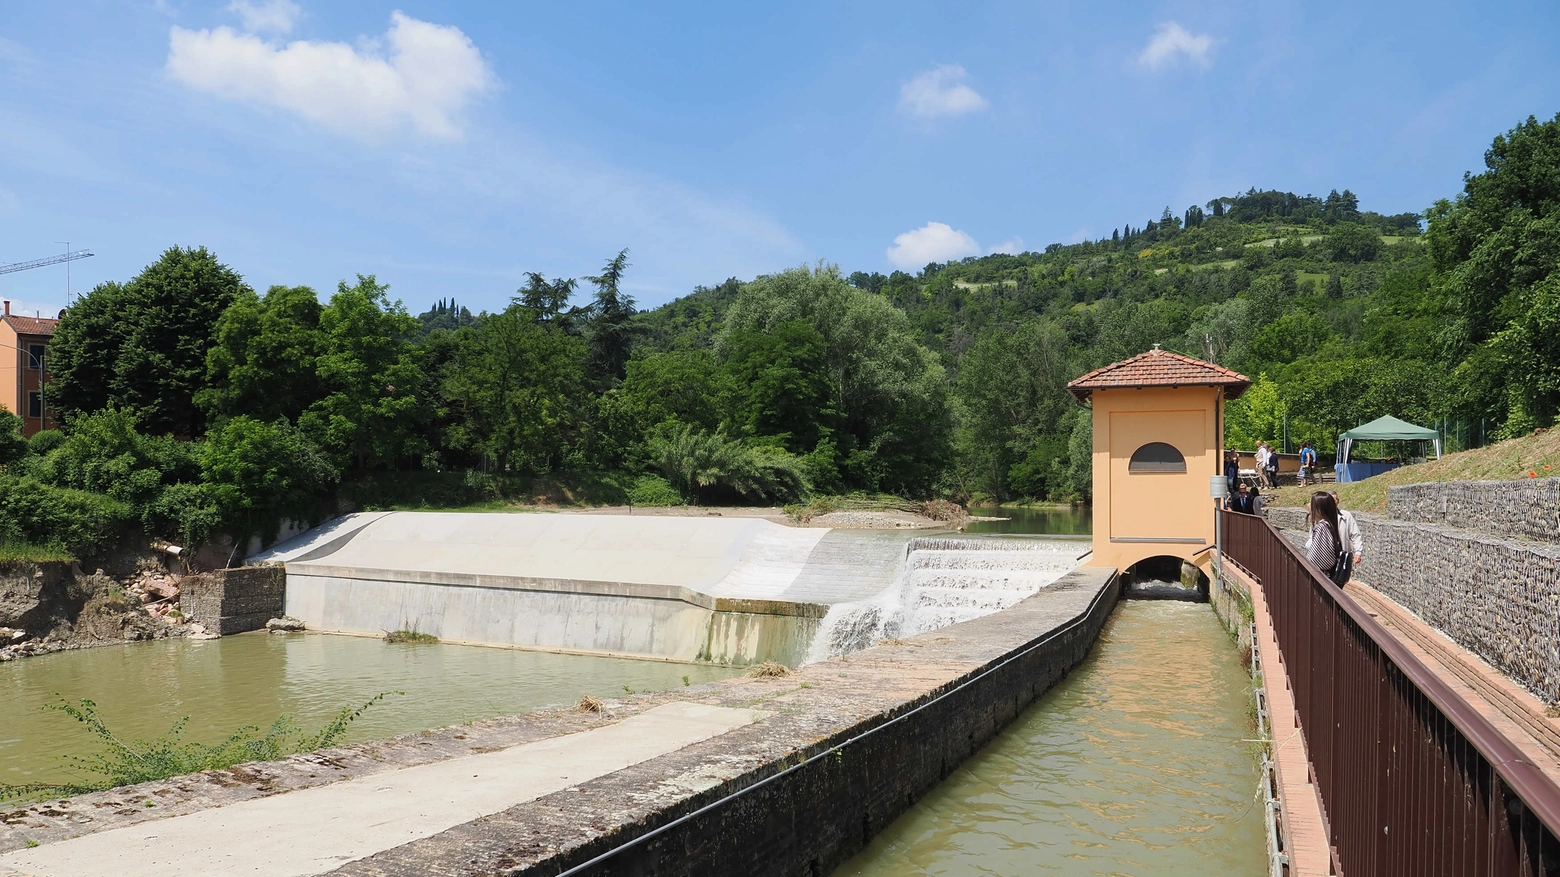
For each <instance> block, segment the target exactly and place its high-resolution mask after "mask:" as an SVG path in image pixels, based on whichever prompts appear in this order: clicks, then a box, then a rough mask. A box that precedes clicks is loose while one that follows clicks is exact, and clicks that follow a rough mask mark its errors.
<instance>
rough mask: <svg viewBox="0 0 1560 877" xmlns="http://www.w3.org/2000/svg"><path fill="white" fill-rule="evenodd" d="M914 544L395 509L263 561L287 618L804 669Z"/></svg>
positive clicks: (717, 523) (340, 525)
mask: <svg viewBox="0 0 1560 877" xmlns="http://www.w3.org/2000/svg"><path fill="white" fill-rule="evenodd" d="M909 539H910V536H909V534H899V533H877V532H871V531H845V530H826V529H797V528H792V527H785V526H782V525H780V524H776V523H773V522H771V521H765V520H762V519H755V518H718V517H707V518H693V517H682V518H679V517H663V516H639V517H636V516H632V515H569V514H535V513H522V514H502V513H494V514H485V513H462V512H390V513H380V514H376V515H353V516H348V517H347V518H341V519H338V520H336V521H332V522H330V523H329V524H327V525H325V526H323V527H321V528H317V529H316V530H315V531H310V532H309V533H305V534H303V535H301V536H299V537H296V538H295V539H292V540H289V541H288V542H287V543H284V544H282V545H280V546H277V547H276V548H275V549H272V550H271V551H269V552H266V553H265V554H262V555H257V556H256V557H254V558H252V560H254V561H266V560H271V561H277V562H281V563H284V564H285V565H286V567H287V613H288V614H289V615H292V616H294V617H297V618H301V619H302V620H303V621H304V622H305V623H306V624H307V625H308V626H309V627H310V628H312V629H316V630H329V631H339V632H349V633H380V632H387V631H393V630H417V631H419V632H422V633H429V634H433V635H434V636H437V637H439V638H440V639H441V640H444V641H447V642H471V643H483V644H493V645H513V646H522V647H530V648H541V649H551V650H558V651H571V652H584V653H591V654H610V655H622V656H627V657H636V658H659V659H662V660H672V661H699V662H706V661H707V662H714V663H722V664H737V665H741V664H749V663H755V662H759V661H765V660H779V661H782V662H785V663H791V664H795V663H797V662H799V661H800V660H801V658H802V656H803V655H805V653H806V649H807V646H808V644H809V643H810V641H811V639H812V635H813V634H814V633H815V632H816V630H817V627H818V623H819V620H820V619H821V618H822V617H823V615H824V614H825V612H826V611H827V609H828V606H829V605H831V604H834V603H841V602H848V601H852V600H860V599H862V598H864V597H868V596H871V595H872V594H876V593H878V592H880V591H882V590H884V589H885V588H887V587H889V586H890V585H892V584H893V583H894V581H895V580H896V579H897V578H898V576H899V574H900V572H901V570H902V569H903V566H904V558H905V554H906V550H907V546H908V543H909Z"/></svg>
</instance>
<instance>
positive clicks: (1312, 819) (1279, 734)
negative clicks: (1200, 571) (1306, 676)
mask: <svg viewBox="0 0 1560 877" xmlns="http://www.w3.org/2000/svg"><path fill="white" fill-rule="evenodd" d="M1224 572H1225V575H1228V576H1229V577H1230V578H1232V579H1235V580H1237V581H1238V582H1240V584H1241V585H1242V586H1243V587H1244V588H1246V591H1247V593H1249V594H1250V595H1251V610H1252V616H1253V620H1254V621H1255V622H1256V625H1257V636H1256V642H1255V643H1253V644H1252V647H1253V648H1255V649H1257V653H1258V655H1259V656H1260V657H1261V659H1262V667H1263V672H1262V690H1263V693H1264V694H1265V695H1266V699H1267V707H1268V721H1269V723H1270V733H1271V734H1272V735H1273V768H1274V774H1275V778H1276V779H1277V780H1278V797H1279V801H1280V803H1281V804H1282V806H1283V808H1284V811H1283V825H1282V826H1281V831H1282V832H1283V835H1284V852H1285V853H1287V854H1288V856H1289V870H1288V874H1289V875H1290V877H1327V875H1330V874H1332V873H1333V869H1332V847H1331V846H1330V845H1329V844H1328V842H1327V830H1326V827H1325V826H1324V824H1323V822H1322V802H1321V796H1319V795H1318V794H1317V793H1316V786H1315V785H1314V784H1312V782H1311V760H1310V755H1309V754H1308V753H1307V752H1306V748H1305V738H1304V737H1302V736H1301V735H1300V717H1299V716H1298V715H1297V714H1296V712H1295V698H1294V694H1293V692H1291V691H1290V690H1289V675H1288V673H1286V672H1285V671H1284V669H1283V667H1284V662H1283V656H1282V655H1280V654H1279V651H1278V638H1277V636H1276V635H1275V634H1274V631H1273V619H1272V616H1270V615H1269V614H1268V608H1267V599H1266V597H1265V596H1264V594H1263V592H1262V586H1261V585H1259V584H1257V582H1256V580H1254V579H1252V578H1251V577H1250V576H1248V575H1246V574H1245V572H1244V571H1243V570H1241V568H1240V567H1239V566H1236V565H1235V564H1233V563H1226V564H1225V565H1224Z"/></svg>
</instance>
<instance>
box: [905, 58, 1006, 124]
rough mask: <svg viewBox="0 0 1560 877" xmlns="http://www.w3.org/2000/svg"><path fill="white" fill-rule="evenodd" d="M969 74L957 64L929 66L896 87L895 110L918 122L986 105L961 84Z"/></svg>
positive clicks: (973, 90)
mask: <svg viewBox="0 0 1560 877" xmlns="http://www.w3.org/2000/svg"><path fill="white" fill-rule="evenodd" d="M968 78H969V73H968V72H966V71H965V69H964V68H963V67H960V66H959V65H957V64H944V65H942V66H940V67H933V68H932V69H930V70H927V71H926V72H924V73H920V74H917V75H916V77H915V78H914V79H911V80H910V81H909V82H906V83H905V84H904V85H901V86H900V87H899V111H900V112H902V113H907V114H909V115H912V116H916V117H919V118H922V119H934V118H937V117H938V116H962V115H964V114H965V113H973V112H976V111H978V110H983V109H985V108H986V107H987V106H988V104H987V103H986V99H985V98H983V97H981V96H980V93H979V92H977V91H976V90H975V89H973V88H970V87H969V86H968V85H966V84H964V80H966V79H968Z"/></svg>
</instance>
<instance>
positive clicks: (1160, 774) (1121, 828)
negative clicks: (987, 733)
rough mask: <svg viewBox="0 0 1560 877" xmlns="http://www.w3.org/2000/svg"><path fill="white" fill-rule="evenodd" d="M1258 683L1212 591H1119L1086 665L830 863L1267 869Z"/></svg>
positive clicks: (881, 876)
mask: <svg viewBox="0 0 1560 877" xmlns="http://www.w3.org/2000/svg"><path fill="white" fill-rule="evenodd" d="M1251 690H1252V688H1251V679H1250V677H1249V676H1247V675H1246V672H1245V669H1244V667H1243V666H1242V664H1241V660H1240V656H1239V655H1238V654H1237V652H1236V649H1235V646H1234V644H1233V642H1232V641H1231V639H1230V637H1229V635H1228V634H1226V633H1225V632H1224V630H1223V628H1221V627H1220V626H1219V622H1218V619H1217V618H1215V617H1214V614H1213V612H1212V611H1210V610H1209V608H1208V606H1207V605H1206V604H1201V603H1183V602H1166V601H1139V600H1127V601H1123V602H1122V603H1121V604H1120V605H1119V606H1117V607H1116V610H1115V612H1114V613H1113V615H1112V617H1111V619H1110V620H1109V621H1108V622H1107V623H1106V626H1105V629H1104V631H1103V632H1102V633H1101V635H1100V639H1099V641H1098V642H1097V643H1096V644H1095V647H1094V651H1093V653H1092V654H1091V655H1090V656H1089V658H1088V659H1087V660H1086V661H1085V662H1084V664H1083V665H1081V666H1080V667H1078V669H1076V670H1074V671H1073V672H1072V674H1071V675H1069V676H1068V677H1067V678H1066V679H1064V680H1063V681H1062V682H1061V683H1060V684H1058V685H1057V686H1056V687H1055V688H1054V689H1052V690H1051V691H1050V692H1049V693H1047V694H1046V695H1045V696H1044V697H1042V698H1041V699H1040V700H1039V701H1037V702H1036V703H1035V704H1034V705H1033V706H1032V707H1030V708H1029V709H1028V710H1027V711H1026V712H1025V713H1024V714H1023V715H1022V716H1020V717H1019V718H1018V720H1017V721H1015V722H1014V723H1013V724H1012V725H1011V726H1010V727H1009V728H1008V729H1007V730H1006V731H1004V732H1003V734H1002V735H1001V736H1000V737H998V738H997V739H996V740H995V741H993V742H992V743H991V744H990V745H988V746H987V747H986V748H985V749H984V750H982V751H981V752H980V753H978V754H976V755H975V756H974V757H973V758H971V759H970V760H969V761H967V762H965V763H964V765H963V766H962V767H961V768H960V769H958V770H956V771H954V772H953V774H952V775H951V776H949V777H948V778H947V779H946V780H944V781H943V783H942V785H940V786H938V787H937V789H936V790H935V791H933V792H932V793H931V794H930V795H928V796H926V797H925V798H923V799H922V800H920V801H919V802H917V803H916V805H915V806H914V807H912V808H911V810H910V811H909V812H907V813H905V814H904V815H902V816H900V817H899V819H897V820H896V821H895V822H894V823H893V824H892V825H891V826H889V828H888V829H887V830H886V831H884V832H883V833H882V834H879V835H878V836H877V837H876V838H874V839H873V840H872V842H871V844H870V845H869V846H868V847H867V849H866V850H865V851H863V852H862V853H860V854H859V855H857V856H856V857H855V858H854V859H852V860H851V861H850V862H848V863H846V864H845V865H844V866H842V867H841V868H839V869H838V870H837V871H835V872H834V873H835V875H836V877H890V875H892V877H907V875H923V874H925V875H968V874H1003V875H1015V874H1057V875H1102V874H1108V875H1142V874H1167V875H1169V874H1174V875H1181V874H1187V875H1203V874H1221V875H1222V874H1251V875H1256V874H1262V873H1265V871H1266V867H1267V853H1266V850H1265V848H1264V835H1263V813H1262V807H1261V804H1260V802H1258V801H1257V800H1256V795H1257V771H1258V759H1257V751H1256V749H1255V748H1254V744H1253V743H1252V742H1250V738H1252V737H1253V736H1254V734H1255V728H1254V726H1253V721H1252V719H1251V712H1250V710H1251V704H1252V698H1251Z"/></svg>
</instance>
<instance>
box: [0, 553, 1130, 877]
mask: <svg viewBox="0 0 1560 877" xmlns="http://www.w3.org/2000/svg"><path fill="white" fill-rule="evenodd" d="M1118 590H1119V589H1118V585H1117V582H1116V579H1115V576H1114V573H1113V571H1111V570H1102V569H1098V568H1087V569H1080V570H1077V571H1074V572H1073V573H1071V574H1069V575H1068V576H1066V577H1064V578H1063V579H1061V580H1059V581H1057V582H1056V583H1054V584H1053V585H1051V586H1050V587H1048V588H1046V589H1045V590H1043V591H1041V592H1040V593H1039V594H1036V595H1035V596H1034V597H1031V598H1029V599H1027V600H1025V601H1024V602H1022V603H1020V604H1018V605H1017V606H1015V607H1013V608H1011V609H1007V610H1004V611H1002V612H998V613H996V614H994V615H989V616H986V617H984V618H980V619H977V620H974V621H969V622H965V623H963V624H958V625H954V626H952V627H947V628H943V629H941V630H938V631H934V632H932V633H927V634H922V635H920V636H917V637H913V638H910V639H907V640H903V641H897V642H895V643H892V644H884V645H880V646H878V647H876V648H872V649H868V650H865V651H862V652H857V653H855V654H853V655H850V656H847V657H845V658H840V659H835V660H830V661H824V662H820V663H817V664H811V665H808V666H806V667H804V668H802V669H801V670H800V671H798V672H796V673H794V674H793V675H791V676H789V677H785V678H780V679H730V680H725V681H723V682H719V683H711V684H708V685H703V686H696V687H693V688H688V689H682V690H679V691H673V692H662V693H659V694H654V695H640V696H636V697H633V698H628V699H626V700H624V701H619V702H615V703H612V704H609V706H608V710H609V712H608V713H607V714H604V715H600V716H598V715H591V714H580V713H574V712H567V711H553V712H548V713H538V714H533V715H531V716H526V717H522V718H516V719H506V720H501V721H497V722H486V723H478V724H477V725H474V726H470V727H463V728H454V729H446V730H444V731H440V732H435V733H430V734H425V735H419V736H415V737H407V738H401V739H399V740H396V741H389V742H387V743H380V744H368V745H364V746H357V747H347V748H345V749H341V750H333V751H331V752H326V753H319V754H316V755H314V756H303V757H298V758H294V759H289V760H287V761H284V762H279V763H275V764H264V765H249V766H245V767H243V768H240V769H236V770H234V771H223V772H217V773H213V774H208V775H200V776H196V777H183V778H180V779H178V780H173V781H168V782H165V783H151V784H147V785H145V786H140V787H135V788H131V789H125V790H120V791H118V792H112V793H103V794H100V795H89V796H84V797H83V798H80V799H74V800H72V801H69V802H63V803H51V804H48V805H39V806H36V807H32V808H27V809H25V810H20V811H17V812H15V813H11V814H4V815H3V818H0V821H3V822H4V823H5V826H4V831H3V834H0V849H12V850H15V849H17V848H18V847H22V846H25V844H26V841H27V840H29V839H30V840H34V841H37V842H40V843H44V844H45V848H47V846H48V845H49V843H50V842H52V841H56V840H58V839H61V838H63V837H67V836H71V835H74V834H80V833H83V832H91V831H101V830H104V829H108V828H114V827H118V826H120V825H122V824H126V823H141V824H143V828H142V829H141V830H142V831H144V832H145V833H146V834H152V833H156V832H155V824H146V823H147V822H148V820H149V816H148V813H147V810H148V809H156V810H158V811H161V812H164V813H167V812H170V811H171V812H173V813H185V812H195V811H198V810H202V809H205V808H209V807H212V806H219V805H221V804H223V803H228V802H235V801H242V800H251V799H254V798H260V797H264V796H266V795H275V794H278V793H281V792H283V791H286V790H288V789H294V788H301V787H308V786H314V785H322V784H324V783H326V782H329V781H330V780H331V779H332V778H335V779H346V778H350V777H356V776H365V775H368V774H375V775H381V774H383V773H384V772H385V771H388V770H394V769H395V767H396V766H399V765H407V764H415V763H426V762H427V761H430V760H435V759H437V758H440V757H450V756H453V755H456V754H465V753H468V752H471V751H473V749H474V748H475V747H478V746H480V747H490V746H495V745H496V746H504V745H515V743H516V742H521V741H529V740H535V739H541V738H545V737H551V736H557V735H559V734H563V733H568V732H570V731H575V730H579V729H581V728H583V727H590V726H594V725H598V724H600V723H602V722H606V721H615V720H619V719H621V718H623V717H625V716H627V715H633V714H636V713H639V712H643V711H644V710H646V709H649V708H651V707H653V706H656V705H658V704H662V703H670V702H673V701H678V700H688V701H693V702H698V703H704V704H708V705H711V706H722V707H728V708H733V709H745V710H761V711H763V712H765V713H770V714H771V715H768V717H766V718H762V719H761V720H759V721H756V722H754V723H752V724H750V725H746V726H744V727H741V728H737V729H735V730H732V731H729V732H727V733H725V734H721V735H719V736H717V737H712V738H710V739H708V740H705V741H703V742H700V743H696V744H694V745H692V746H689V747H687V748H684V749H681V750H678V751H676V752H673V753H670V754H667V755H662V756H660V757H657V758H653V759H650V760H648V761H644V762H641V763H639V764H636V765H633V766H631V767H628V768H625V769H623V770H619V771H616V772H614V773H611V774H607V775H605V776H601V777H598V778H596V779H593V780H590V781H588V782H584V783H580V784H578V785H575V786H571V787H568V788H565V789H563V790H561V791H555V792H552V793H550V794H545V795H542V796H541V797H538V798H536V799H535V800H531V801H527V802H525V803H521V804H518V805H516V806H513V807H510V808H508V809H505V810H503V811H502V812H498V813H494V814H491V815H488V816H483V817H481V818H477V819H473V820H472V821H469V822H466V823H463V824H461V825H458V826H455V827H453V828H449V829H448V830H445V831H441V832H439V833H438V834H435V835H433V836H431V837H426V838H423V839H421V840H417V841H413V842H411V843H408V844H403V845H401V846H398V847H394V848H391V849H388V850H385V851H383V852H379V853H377V854H374V855H371V856H368V857H366V858H363V859H360V860H358V861H355V862H352V863H349V864H346V865H344V866H342V867H341V868H340V869H338V871H336V872H332V873H342V874H377V875H413V874H415V875H419V877H421V875H455V874H460V875H466V874H492V873H506V874H524V873H535V874H545V875H548V877H552V875H556V874H557V873H558V872H559V871H560V870H562V869H564V868H567V867H572V866H573V865H575V864H578V863H582V862H585V861H587V860H589V859H591V858H592V857H594V856H595V855H597V854H599V853H601V852H604V851H606V850H608V849H610V848H613V847H616V846H617V845H619V844H621V843H624V842H626V841H629V840H631V839H633V838H636V837H640V836H642V835H644V834H645V833H646V832H648V831H651V830H654V829H656V828H657V827H660V826H665V825H667V824H669V823H671V822H673V821H674V820H676V819H677V818H678V817H680V816H682V815H684V814H688V813H691V812H693V811H694V810H697V809H699V808H701V807H703V806H704V805H706V804H711V803H714V802H716V801H718V800H721V799H724V798H726V796H728V795H730V794H732V793H734V792H737V791H739V790H742V789H746V788H749V787H752V786H754V784H755V783H757V782H759V781H760V780H763V779H765V778H767V777H772V776H775V775H777V774H779V773H780V772H781V771H783V770H786V769H787V768H791V767H797V766H798V765H802V766H800V767H797V769H795V770H792V771H790V772H788V773H786V774H785V775H784V776H780V777H778V778H777V779H775V780H774V781H772V782H769V783H768V784H766V785H763V786H761V787H758V788H756V789H754V791H752V792H751V793H749V794H746V795H744V796H742V797H740V798H736V799H734V800H732V801H730V802H728V803H726V804H723V805H721V806H718V807H715V808H712V809H711V810H710V811H709V812H708V813H705V814H703V815H701V816H699V817H698V818H695V819H692V820H690V821H688V822H684V823H680V824H678V825H677V826H675V827H673V828H671V829H670V830H668V831H666V832H665V833H663V834H661V835H659V836H657V837H655V838H654V839H652V840H650V841H648V842H646V843H644V844H642V845H640V846H636V847H633V848H632V849H631V850H630V851H629V852H628V853H627V854H626V856H624V857H622V858H619V859H615V860H613V861H612V862H610V863H606V864H604V865H602V866H600V867H598V868H596V869H595V870H594V871H593V872H592V873H603V874H606V873H635V874H711V875H715V874H720V875H726V874H807V873H815V874H827V873H829V871H830V870H832V869H833V868H834V867H835V866H837V865H838V864H839V863H841V862H843V861H844V860H845V859H846V858H848V857H849V856H850V855H852V854H853V853H855V852H856V851H858V850H859V849H860V848H861V846H862V845H863V844H864V843H865V841H866V840H867V839H868V838H869V837H870V836H871V835H872V834H874V833H875V832H876V831H878V830H880V829H881V828H882V827H884V826H885V825H887V824H888V823H889V822H890V821H891V820H892V819H893V818H894V817H895V816H897V815H898V814H899V813H901V812H902V811H903V810H904V809H905V808H906V807H908V806H909V805H910V804H911V803H913V802H914V801H915V800H916V799H917V798H918V797H920V796H921V795H923V794H925V793H926V792H927V791H928V790H930V789H931V788H932V787H934V786H935V785H936V784H937V783H938V781H940V780H941V779H942V778H943V777H945V776H946V775H947V774H948V773H949V772H950V771H952V770H953V769H954V768H956V767H957V766H958V765H959V764H960V763H961V762H962V761H963V760H964V759H965V758H967V757H968V756H969V755H971V754H972V753H974V752H975V751H977V750H978V749H979V748H980V747H981V746H982V745H983V744H984V743H985V742H986V741H987V740H989V739H990V738H991V737H992V736H994V735H995V734H996V733H997V732H999V731H1000V730H1001V729H1002V727H1004V726H1005V725H1006V724H1007V722H1009V721H1010V720H1011V719H1012V718H1014V717H1015V716H1016V715H1017V714H1018V712H1019V711H1021V710H1022V709H1024V708H1025V707H1026V706H1028V705H1029V704H1030V703H1031V702H1033V700H1034V699H1035V698H1036V697H1037V696H1039V695H1040V694H1041V693H1043V692H1044V691H1045V690H1047V689H1048V688H1049V687H1050V686H1051V685H1052V684H1053V683H1054V682H1055V681H1056V680H1058V679H1060V678H1061V677H1062V676H1063V675H1065V673H1066V672H1067V671H1068V670H1070V669H1071V668H1072V667H1073V666H1075V665H1076V664H1077V663H1078V661H1080V660H1082V659H1083V657H1084V656H1085V655H1086V654H1087V652H1088V650H1089V648H1090V646H1091V645H1092V643H1093V641H1094V639H1095V636H1096V635H1097V633H1098V631H1099V627H1100V625H1101V624H1103V623H1104V620H1105V617H1106V616H1107V615H1108V614H1109V611H1110V609H1111V607H1112V606H1113V604H1114V602H1115V599H1116V597H1117V595H1118ZM988 671H989V672H988ZM965 683H967V684H965ZM872 729H880V730H877V731H875V732H874V733H872V734H871V735H870V736H867V737H864V738H860V737H859V736H858V735H860V734H862V733H863V732H866V731H869V730H872ZM504 741H512V742H504ZM847 741H850V742H847ZM839 744H844V745H843V747H842V748H840V749H839V750H838V751H831V747H834V746H836V745H839ZM825 753H826V756H825V757H820V758H816V759H813V760H808V759H809V758H810V757H812V756H815V755H820V754H825ZM804 762H805V764H804ZM146 801H152V802H155V803H156V804H157V807H156V808H145V807H143V806H141V804H142V803H143V802H146ZM213 842H217V841H213ZM185 852H186V854H187V855H190V856H192V857H196V858H199V856H200V853H199V851H196V850H186V851H185ZM258 865H259V866H263V863H258ZM244 873H252V874H265V873H268V872H267V871H265V870H264V868H263V867H257V868H256V869H254V870H249V871H245V872H244Z"/></svg>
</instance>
